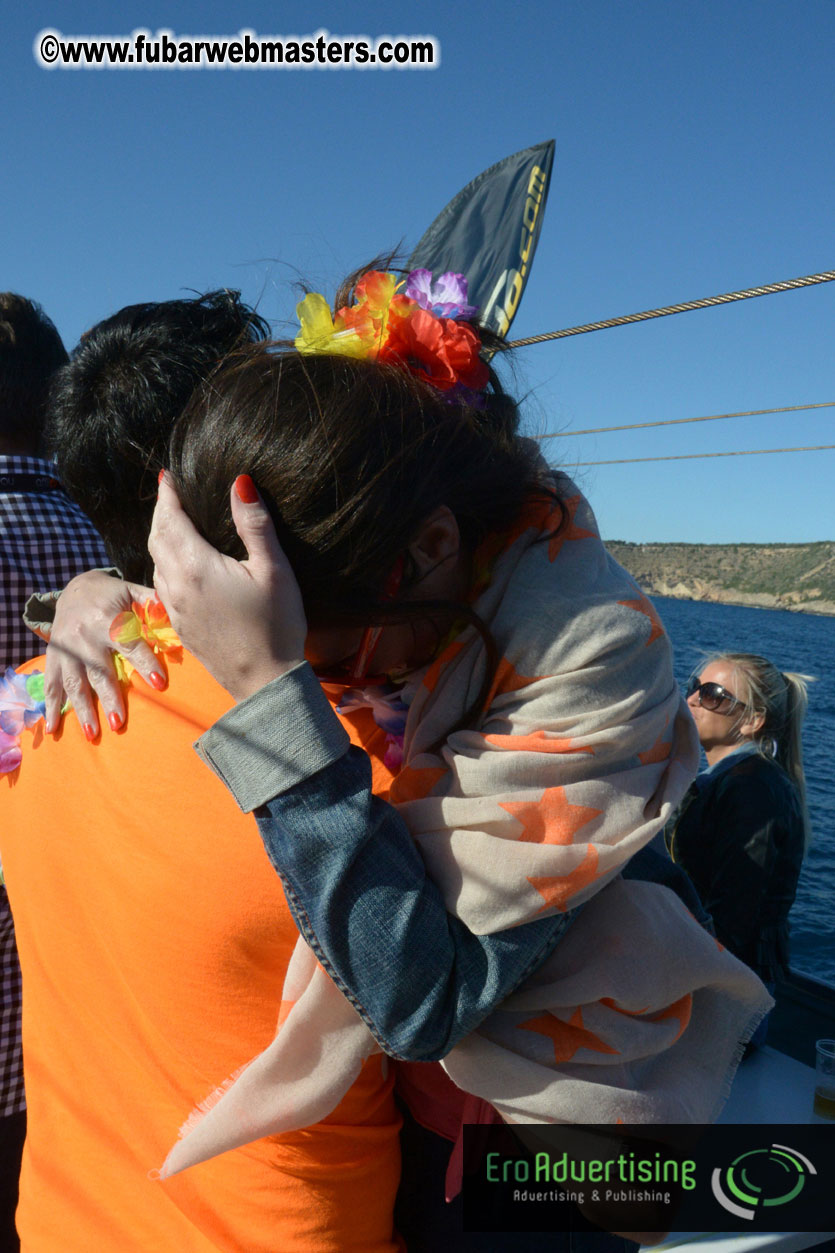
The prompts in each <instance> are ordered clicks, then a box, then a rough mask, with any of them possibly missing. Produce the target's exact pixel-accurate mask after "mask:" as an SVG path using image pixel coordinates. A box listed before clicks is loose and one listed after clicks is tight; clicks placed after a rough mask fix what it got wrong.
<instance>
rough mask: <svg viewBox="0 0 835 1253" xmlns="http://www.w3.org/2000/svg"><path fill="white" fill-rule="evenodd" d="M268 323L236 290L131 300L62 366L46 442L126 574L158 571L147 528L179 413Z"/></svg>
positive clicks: (147, 575)
mask: <svg viewBox="0 0 835 1253" xmlns="http://www.w3.org/2000/svg"><path fill="white" fill-rule="evenodd" d="M268 329H269V328H268V326H267V324H266V322H265V321H264V319H263V318H262V317H260V316H259V315H258V314H257V313H255V312H254V311H253V310H252V309H251V308H250V307H249V306H248V305H246V304H244V303H243V301H242V300H241V298H240V293H239V292H234V291H214V292H208V293H207V294H206V295H204V296H198V297H196V298H194V299H191V300H166V301H160V302H157V303H151V304H141V305H129V306H128V307H127V308H125V309H122V310H120V311H119V313H116V314H114V315H113V316H112V317H110V318H106V319H105V320H104V321H103V322H99V323H98V325H96V326H94V327H93V328H92V330H90V331H88V332H87V333H86V334H85V335H84V336H82V339H81V343H80V344H79V345H78V347H77V348H76V349H75V350H74V352H73V355H72V358H71V360H70V362H69V364H68V365H66V366H65V367H64V368H63V370H61V371H60V373H59V374H58V376H57V378H56V380H55V385H54V387H53V392H52V402H51V410H50V416H49V421H48V424H47V432H46V437H47V446H48V448H49V451H50V453H51V454H52V456H54V458H55V460H56V462H57V465H58V471H59V474H60V477H61V481H62V483H63V485H64V487H65V488H66V491H67V492H68V494H69V495H70V496H71V497H72V498H73V499H74V500H75V501H76V502H77V503H78V504H79V505H80V506H81V508H82V509H83V510H84V512H85V513H86V514H87V516H88V517H89V518H90V519H91V520H92V522H93V524H94V525H95V526H96V528H97V529H98V531H99V532H100V534H101V535H102V537H103V539H104V542H105V544H106V545H107V550H108V552H109V553H110V557H111V560H112V561H113V562H114V563H115V564H116V565H117V566H118V567H119V568H120V570H121V571H122V573H123V575H124V576H125V578H128V579H133V580H136V581H140V582H146V583H149V582H150V580H151V578H152V576H153V565H152V563H151V560H150V557H149V556H148V550H147V540H148V532H149V530H150V526H151V515H152V513H153V509H154V502H155V500H156V493H157V479H158V476H159V471H160V470H161V469H163V468H164V467H165V466H166V465H167V456H168V441H169V437H170V434H171V429H172V427H173V426H174V423H175V421H176V420H177V418H178V417H179V416H180V413H181V412H182V410H183V409H184V408H185V406H186V404H187V402H188V400H189V398H190V396H191V394H192V392H193V391H194V389H195V387H196V386H197V385H198V383H200V382H202V381H203V380H204V379H205V378H206V377H207V376H208V375H209V374H211V373H212V371H213V370H214V369H215V367H216V366H217V365H218V363H219V362H220V361H221V360H222V359H223V358H224V357H225V356H226V355H227V354H228V353H229V352H231V351H232V350H234V349H235V348H237V347H238V346H240V345H242V344H245V343H249V342H255V341H257V340H261V339H264V338H266V336H267V334H268Z"/></svg>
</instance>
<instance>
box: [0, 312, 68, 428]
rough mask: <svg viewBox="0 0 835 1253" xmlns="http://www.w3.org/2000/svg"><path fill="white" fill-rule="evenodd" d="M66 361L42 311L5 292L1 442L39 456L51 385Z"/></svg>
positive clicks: (0, 320)
mask: <svg viewBox="0 0 835 1253" xmlns="http://www.w3.org/2000/svg"><path fill="white" fill-rule="evenodd" d="M66 361H67V352H66V349H65V348H64V345H63V342H62V340H61V336H60V335H59V334H58V332H57V330H56V329H55V325H54V323H53V322H52V320H51V318H48V317H47V316H46V314H45V313H44V311H43V309H42V308H41V307H40V305H39V304H36V303H35V301H33V300H27V299H26V297H25V296H18V295H17V294H16V293H15V292H0V438H3V439H5V440H7V441H9V443H11V444H18V445H19V446H20V448H21V450H23V449H25V450H26V451H27V452H32V453H34V452H36V451H38V450H39V447H40V443H41V434H42V430H43V424H44V420H45V418H46V413H47V404H48V400H49V387H50V383H51V381H52V378H53V377H54V375H55V372H56V370H59V369H60V368H61V366H62V365H64V364H65V362H66Z"/></svg>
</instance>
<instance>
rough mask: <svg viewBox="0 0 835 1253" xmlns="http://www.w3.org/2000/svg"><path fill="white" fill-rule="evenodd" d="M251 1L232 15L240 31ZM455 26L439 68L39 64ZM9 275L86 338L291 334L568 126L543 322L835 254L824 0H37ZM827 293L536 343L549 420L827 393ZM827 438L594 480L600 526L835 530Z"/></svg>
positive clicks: (576, 446)
mask: <svg viewBox="0 0 835 1253" xmlns="http://www.w3.org/2000/svg"><path fill="white" fill-rule="evenodd" d="M230 15H232V16H230ZM46 27H55V28H57V29H58V30H60V31H61V32H63V33H64V34H68V35H73V34H100V35H122V34H129V33H130V32H131V31H132V30H134V29H135V28H137V27H144V28H148V29H150V30H151V31H152V32H155V31H156V30H157V29H159V28H160V27H166V28H169V29H172V30H173V31H174V32H175V33H176V34H180V35H185V34H192V35H196V34H217V35H232V34H235V33H236V32H237V31H238V30H239V29H241V28H244V27H249V28H252V29H254V30H255V31H256V32H258V33H259V34H264V35H266V34H283V35H294V34H295V35H303V34H308V33H310V32H312V31H316V30H317V29H319V28H320V27H324V28H326V29H327V30H329V31H331V32H332V33H333V34H336V35H342V34H366V35H369V36H371V37H377V36H382V35H387V34H390V35H394V36H398V35H407V36H411V35H433V36H434V37H435V38H436V39H437V40H438V42H439V44H440V49H441V57H442V63H441V66H440V67H439V68H438V69H435V70H432V71H424V72H416V71H397V70H391V71H382V70H366V71H364V72H363V71H358V70H330V71H326V70H308V71H287V70H285V71H261V72H253V71H246V70H226V71H210V70H198V71H186V70H183V71H175V72H164V71H158V72H147V71H146V72H125V71H121V72H120V71H109V70H76V71H65V70H58V69H56V70H52V71H47V70H44V69H42V68H41V67H40V66H39V65H38V64H37V62H36V61H35V58H34V56H33V51H32V49H33V41H34V38H35V35H36V34H37V33H38V32H39V31H40V30H41V29H43V28H46ZM0 34H1V35H2V46H0V82H2V84H3V97H4V106H3V145H2V156H0V161H2V188H3V191H2V199H3V208H2V221H3V227H4V229H3V231H2V240H3V244H2V253H3V265H2V278H1V279H0V285H2V286H3V287H6V288H11V289H12V290H18V291H21V292H23V293H24V294H26V295H30V296H32V297H34V298H35V299H38V300H40V301H41V303H42V304H43V305H44V307H45V309H46V310H47V312H49V313H50V315H51V316H52V317H53V319H54V320H55V322H56V324H57V325H58V327H59V329H60V330H61V332H62V334H63V336H64V339H65V341H66V343H67V344H68V346H72V345H73V344H74V343H75V342H76V341H77V339H78V336H79V335H80V333H81V332H82V331H83V330H84V329H85V328H86V327H87V326H89V325H91V324H92V323H93V322H95V321H98V320H99V319H100V318H101V317H103V316H106V315H107V314H109V313H111V312H113V311H114V310H115V309H117V308H119V307H120V306H122V305H124V304H128V303H133V302H135V301H139V300H155V299H166V298H171V297H175V296H177V295H179V294H182V293H183V292H185V291H187V290H204V289H207V288H211V287H220V286H231V287H237V288H240V289H241V290H242V291H243V293H244V295H245V297H246V298H247V299H249V300H250V301H253V302H257V303H258V304H259V307H260V308H261V310H262V312H263V313H264V314H265V315H266V316H267V317H268V318H270V319H271V320H273V322H274V323H275V324H276V325H277V326H278V327H279V328H280V327H281V324H282V323H283V322H284V321H285V320H287V319H290V318H292V315H293V308H294V304H295V300H296V294H295V292H294V290H293V282H294V281H295V279H296V277H297V275H298V274H301V275H303V276H304V277H305V278H306V279H308V280H310V281H311V282H313V283H314V284H315V285H318V286H321V287H322V288H323V289H324V290H327V291H328V292H329V293H330V292H332V290H333V287H334V286H335V284H336V282H337V281H338V280H339V278H341V277H342V275H343V274H344V273H345V272H346V271H347V270H350V269H352V268H353V267H354V266H355V265H357V264H360V263H361V262H363V261H365V260H367V259H369V258H371V257H373V256H374V255H375V254H376V253H378V252H380V251H382V250H385V249H387V248H389V247H391V246H392V245H396V244H398V243H399V242H400V241H401V240H403V241H404V242H405V244H406V246H407V247H408V246H409V245H412V244H414V243H416V242H417V240H418V238H419V237H420V235H421V234H422V233H423V230H424V229H425V228H426V226H427V225H428V224H429V222H430V221H431V220H432V219H433V218H434V217H435V215H436V214H437V213H438V212H439V211H440V210H441V208H442V207H443V206H444V204H445V203H446V202H447V201H448V200H450V199H451V198H452V196H453V195H454V194H455V192H456V191H458V189H459V188H460V187H462V186H463V185H464V184H465V183H466V182H468V181H469V180H470V179H471V178H472V177H474V176H475V175H476V174H477V173H479V171H480V170H482V169H484V168H485V167H486V166H488V165H490V164H492V163H493V162H495V161H497V160H499V159H500V158H501V157H502V156H504V155H506V154H507V153H510V152H514V151H516V150H518V149H520V148H524V147H527V146H529V145H530V144H532V143H535V142H537V141H539V140H542V139H547V138H551V137H553V138H554V139H555V140H556V157H555V164H554V173H553V177H552V182H551V192H550V198H549V203H548V208H547V212H546V216H545V221H544V227H543V231H542V236H541V239H540V244H539V251H538V253H537V257H536V262H535V264H534V267H533V272H532V277H531V279H530V282H529V285H528V288H527V290H526V293H525V297H524V300H523V302H522V305H521V308H520V311H519V313H518V315H517V318H516V321H515V323H514V325H513V330H512V335H513V336H514V337H521V336H524V335H530V334H536V333H538V332H541V331H545V330H552V329H559V328H561V327H567V326H573V325H577V324H580V323H584V322H587V321H592V320H597V319H601V318H606V317H610V316H614V315H618V314H625V313H631V312H635V311H638V310H643V309H649V308H653V307H656V306H660V305H665V304H670V303H675V302H677V301H680V300H687V299H694V298H697V297H701V296H709V295H713V294H716V293H719V292H726V291H733V290H737V289H740V288H745V287H750V286H755V285H757V284H760V283H766V282H772V281H775V280H779V279H788V278H794V277H796V276H799V275H805V274H811V273H814V272H817V271H821V270H829V269H833V268H835V240H834V239H833V192H835V144H833V142H832V134H833V121H835V74H833V72H832V65H833V51H835V47H834V46H833V45H835V4H833V3H832V2H831V0H802V2H801V3H797V2H796V0H757V2H754V0H578V2H576V3H575V2H567V0H547V2H540V0H533V2H532V3H529V4H526V5H525V6H521V7H519V8H513V9H512V8H511V6H510V5H508V4H507V3H505V2H502V3H499V2H498V0H480V2H479V3H475V2H474V0H461V2H460V3H458V4H449V3H447V4H440V3H436V2H435V0H425V2H424V3H416V2H412V3H403V2H401V0H389V2H388V3H386V4H382V3H378V2H377V0H366V2H364V3H363V4H361V5H360V4H357V3H355V2H354V0H342V2H341V3H336V2H335V0H318V2H314V0H307V2H306V3H305V4H297V3H271V4H265V3H251V4H239V5H237V6H234V7H233V6H230V5H229V4H228V3H226V4H223V5H220V4H214V3H203V4H198V3H194V2H189V0H185V2H183V0H181V2H180V3H177V4H176V5H175V4H173V3H170V2H169V3H167V4H161V3H158V2H157V0H144V3H133V2H123V3H119V4H116V5H114V4H112V3H101V4H97V3H92V2H90V0H78V2H76V3H73V4H67V3H38V2H37V0H34V2H33V3H30V4H28V5H27V6H25V8H24V7H23V6H21V7H20V8H19V9H17V10H16V11H14V12H12V11H11V9H8V8H7V9H6V10H5V11H4V15H3V18H2V20H1V21H0ZM833 314H835V283H831V284H828V285H824V286H821V287H817V288H809V289H805V290H802V291H798V292H790V293H785V294H781V295H775V296H768V297H765V298H762V299H760V300H753V301H746V302H743V303H741V304H737V305H733V306H730V307H726V308H720V309H712V310H706V311H703V312H696V313H688V314H682V315H679V316H677V317H673V318H667V319H662V320H659V321H656V322H653V323H648V324H644V325H638V326H632V327H624V328H619V329H615V330H609V331H602V332H598V333H595V334H592V335H585V336H579V337H576V338H573V339H570V340H565V341H561V342H557V343H555V344H550V345H543V346H538V347H532V348H529V349H526V350H524V351H523V352H521V353H520V354H518V360H517V365H516V380H515V386H516V388H517V390H518V391H519V392H520V393H523V394H524V395H525V396H526V397H527V398H528V399H527V403H526V407H525V422H526V426H527V429H529V430H530V431H532V432H538V433H542V432H546V431H555V430H563V431H568V432H570V431H571V430H572V429H575V430H578V429H582V428H587V427H603V426H610V425H616V424H620V423H628V422H645V421H655V420H661V419H666V418H680V417H691V416H697V415H702V414H713V413H725V412H733V411H738V410H750V409H766V408H775V407H777V406H782V405H799V404H806V403H815V402H820V401H829V400H833V401H835V379H833V371H832V358H833V353H832V332H833V324H835V318H833ZM833 443H835V409H823V410H818V411H817V412H814V411H813V412H810V413H799V414H783V415H775V416H772V417H764V418H740V419H736V420H733V421H727V422H713V423H701V424H693V425H688V426H684V427H678V428H675V427H672V428H661V429H656V430H648V431H631V432H623V433H620V434H612V435H595V436H584V437H580V436H570V435H569V437H567V438H561V439H558V440H554V441H551V442H549V443H547V444H546V445H545V448H546V450H547V453H548V455H549V457H550V458H551V459H552V460H555V461H558V462H559V463H560V464H562V465H564V466H565V467H566V468H568V469H571V468H572V467H573V466H574V465H576V463H578V462H581V461H592V460H603V459H607V458H624V457H641V456H662V455H665V454H666V455H675V454H684V453H695V452H708V451H715V452H718V451H728V450H735V449H749V448H751V449H753V448H777V447H786V446H793V445H799V444H802V445H814V444H833ZM833 471H835V451H830V452H820V453H796V454H787V455H782V456H779V455H775V456H757V457H728V458H719V459H715V460H704V461H681V462H669V463H664V462H661V463H650V464H647V465H620V466H600V467H579V468H578V469H577V471H576V477H577V478H578V481H579V482H580V483H581V485H582V486H583V488H584V489H585V490H586V492H587V494H588V495H589V497H590V499H591V501H592V503H593V505H594V507H595V509H596V512H597V514H598V519H599V521H600V525H601V530H602V532H603V534H604V536H605V537H606V538H610V539H615V538H617V539H629V540H636V541H663V540H689V541H693V542H728V543H733V542H741V541H749V542H776V541H806V540H819V539H835V512H834V511H833V506H832V488H831V483H832V480H833V477H835V476H834V475H833Z"/></svg>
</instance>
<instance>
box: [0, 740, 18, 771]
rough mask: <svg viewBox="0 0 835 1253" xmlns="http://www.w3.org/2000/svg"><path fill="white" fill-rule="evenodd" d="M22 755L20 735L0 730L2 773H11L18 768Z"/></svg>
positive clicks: (0, 765) (0, 764)
mask: <svg viewBox="0 0 835 1253" xmlns="http://www.w3.org/2000/svg"><path fill="white" fill-rule="evenodd" d="M22 756H23V754H22V753H21V751H20V743H19V737H18V736H16V735H7V733H6V732H5V731H2V730H0V774H11V772H12V771H13V770H17V768H18V766H19V765H20V760H21V758H22Z"/></svg>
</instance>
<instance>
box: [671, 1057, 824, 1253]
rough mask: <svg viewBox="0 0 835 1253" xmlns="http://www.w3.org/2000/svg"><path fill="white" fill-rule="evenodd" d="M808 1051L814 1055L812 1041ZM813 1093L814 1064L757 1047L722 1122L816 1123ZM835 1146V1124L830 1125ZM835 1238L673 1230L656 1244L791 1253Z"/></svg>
mask: <svg viewBox="0 0 835 1253" xmlns="http://www.w3.org/2000/svg"><path fill="white" fill-rule="evenodd" d="M810 1052H811V1054H812V1057H814V1044H812V1045H811V1048H810ZM814 1091H815V1071H814V1067H813V1066H807V1065H804V1064H803V1062H800V1061H797V1060H796V1059H795V1058H794V1057H787V1056H786V1054H785V1053H779V1052H777V1050H776V1049H773V1048H769V1047H768V1045H766V1047H765V1048H762V1049H759V1050H758V1051H757V1052H756V1053H754V1054H753V1055H752V1056H751V1057H749V1058H747V1060H746V1061H744V1062H743V1063H742V1065H741V1066H740V1068H739V1070H738V1071H737V1075H736V1078H735V1080H734V1084H733V1087H732V1089H731V1095H730V1097H729V1098H728V1103H727V1105H726V1106H725V1108H724V1110H723V1111H722V1116H721V1118H720V1119H719V1121H720V1123H774V1124H775V1125H780V1124H786V1123H810V1122H816V1123H820V1122H823V1121H824V1120H823V1119H821V1118H816V1117H815V1116H814V1114H813V1113H812V1098H813V1096H814ZM832 1131H833V1146H835V1123H833V1124H832ZM829 1240H835V1231H806V1232H803V1231H779V1232H777V1231H775V1232H767V1233H765V1232H762V1233H759V1234H751V1235H747V1234H745V1233H740V1232H730V1231H714V1232H698V1231H677V1232H672V1233H671V1234H670V1236H669V1237H668V1239H666V1240H665V1241H664V1242H663V1244H659V1245H655V1248H656V1249H657V1250H659V1253H666V1250H668V1249H675V1250H676V1253H685V1250H692V1251H693V1253H758V1251H759V1250H763V1251H765V1250H767V1251H768V1253H795V1251H796V1250H799V1249H808V1248H812V1247H813V1246H814V1245H821V1244H823V1243H825V1242H826V1241H829Z"/></svg>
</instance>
